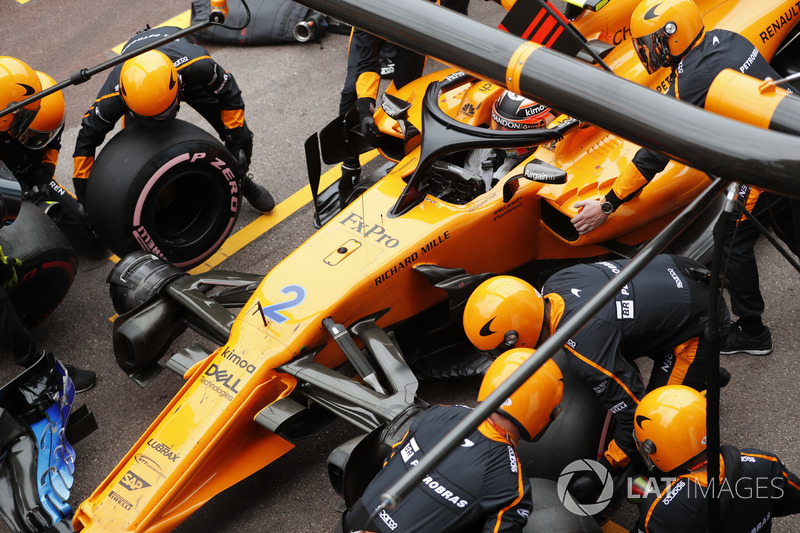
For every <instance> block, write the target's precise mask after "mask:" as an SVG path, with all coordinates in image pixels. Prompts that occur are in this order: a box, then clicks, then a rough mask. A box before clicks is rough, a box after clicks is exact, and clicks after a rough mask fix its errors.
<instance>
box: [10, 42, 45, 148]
mask: <svg viewBox="0 0 800 533" xmlns="http://www.w3.org/2000/svg"><path fill="white" fill-rule="evenodd" d="M41 90H42V84H41V82H40V81H39V77H38V76H37V75H36V72H35V71H34V70H33V69H32V68H31V67H29V66H28V65H27V64H26V63H24V62H22V61H20V60H19V59H16V58H13V57H8V56H0V109H5V108H7V107H8V106H10V105H11V104H16V103H18V102H21V101H23V100H25V99H26V98H28V97H30V96H33V95H34V94H36V93H38V92H40V91H41ZM39 105H40V103H39V100H36V101H34V102H31V103H30V104H28V105H26V106H25V107H23V108H20V109H17V110H16V111H14V112H13V113H9V114H7V115H4V116H2V117H0V131H5V132H8V134H9V135H10V136H11V137H13V138H15V139H16V138H19V136H20V135H22V133H23V132H24V131H25V130H26V129H28V126H29V125H30V123H31V122H32V121H33V119H34V118H35V117H36V113H37V111H39Z"/></svg>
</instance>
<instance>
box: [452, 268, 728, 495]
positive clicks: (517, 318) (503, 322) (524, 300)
mask: <svg viewBox="0 0 800 533" xmlns="http://www.w3.org/2000/svg"><path fill="white" fill-rule="evenodd" d="M627 264H628V260H613V261H612V260H609V261H602V262H598V263H591V264H579V265H575V266H571V267H568V268H565V269H563V270H561V271H559V272H556V273H555V274H553V275H552V276H551V277H550V278H549V279H548V280H547V281H546V282H545V283H544V287H543V289H542V293H541V294H540V293H539V292H538V291H537V290H536V289H535V288H534V287H533V286H532V285H530V284H529V283H527V282H525V281H524V280H522V279H520V278H516V277H513V276H495V277H492V278H489V279H488V280H486V281H484V282H483V283H481V284H480V285H479V286H478V287H477V288H476V289H475V290H474V291H473V293H472V295H470V297H469V299H468V300H467V304H466V306H465V308H464V330H465V331H466V334H467V337H469V340H470V342H472V344H473V345H474V346H475V347H476V348H478V349H479V350H482V351H485V352H490V353H491V352H492V351H493V350H498V351H502V350H507V349H508V348H510V347H512V346H524V347H530V348H535V347H537V346H539V345H540V344H541V343H543V342H544V341H545V340H547V338H549V337H550V336H551V335H552V334H553V333H554V332H555V331H556V329H557V328H558V327H559V325H560V324H561V323H564V322H567V321H569V319H570V318H571V317H572V316H574V315H575V314H576V313H577V312H578V311H579V310H580V309H581V308H582V307H583V306H584V304H586V302H588V301H589V300H590V299H591V298H592V297H593V296H595V295H596V294H597V293H598V292H600V290H601V289H602V288H603V287H605V285H606V284H608V282H609V280H611V279H612V278H614V277H615V276H616V275H617V274H619V272H620V271H621V270H622V269H623V268H624V267H625V266H626V265H627ZM708 279H709V275H708V270H706V269H705V267H704V266H703V265H702V264H701V263H699V262H697V261H694V260H692V259H689V258H688V257H683V256H674V255H666V254H662V255H658V256H656V257H655V258H654V259H653V260H652V261H651V262H650V263H649V264H648V265H647V266H645V267H644V269H642V270H641V271H640V272H639V273H638V274H637V275H636V276H634V278H633V279H632V280H631V281H630V282H628V283H627V284H626V285H624V286H623V287H622V288H621V289H620V291H619V292H618V293H617V294H616V296H615V297H614V299H613V300H611V301H609V302H607V303H606V304H605V305H604V306H603V307H602V308H601V309H600V310H599V311H598V312H597V314H596V315H594V317H593V318H592V319H591V320H589V321H588V322H587V323H586V324H585V325H584V326H583V327H582V328H581V329H580V330H579V331H578V332H577V333H575V334H574V335H573V336H572V337H571V338H570V339H568V340H567V342H566V343H565V344H564V346H563V350H564V352H565V353H566V355H567V358H568V360H569V362H570V366H571V368H572V369H573V370H574V371H575V373H576V374H577V375H578V376H580V377H581V378H582V379H583V380H584V381H585V382H586V383H587V384H588V385H589V386H590V387H592V388H593V389H594V391H595V393H596V394H597V398H598V400H599V401H600V403H601V404H602V405H603V407H606V408H607V409H609V410H610V411H611V412H612V413H613V415H614V420H615V422H616V430H615V433H614V438H613V440H612V441H611V442H610V443H609V445H608V447H607V449H606V450H605V453H604V454H603V456H602V457H600V458H599V460H600V462H601V463H602V464H603V465H604V466H605V467H606V468H607V469H608V470H609V471H610V472H611V473H612V475H614V476H618V475H622V474H623V473H624V469H625V468H626V467H627V466H628V463H629V462H630V459H631V458H632V457H638V454H637V453H636V445H635V443H634V439H633V413H634V410H635V409H636V406H637V404H638V403H639V400H640V399H641V398H642V397H644V395H645V393H646V391H647V390H652V389H654V388H656V387H660V386H662V385H668V384H669V385H673V384H678V385H687V386H690V387H692V388H694V389H697V390H705V388H706V375H707V372H708V369H707V361H708V357H709V346H710V344H709V341H708V339H707V338H706V336H705V330H706V327H707V326H708V323H709V314H708V302H709V297H710V294H709V292H710V286H709V284H708ZM542 294H544V296H542ZM719 302H720V303H719V309H718V313H717V317H718V328H719V331H720V337H721V338H722V339H723V340H724V337H725V335H727V332H728V325H729V314H728V309H727V307H726V305H725V302H724V300H722V298H720V299H719ZM640 357H649V358H651V359H653V370H652V372H651V375H650V380H649V383H648V385H647V387H645V384H644V383H643V382H642V378H641V377H640V375H639V372H638V369H637V367H636V366H635V359H637V358H640ZM720 374H721V376H720V377H721V380H722V382H723V384H725V383H727V380H728V379H729V374H728V373H727V371H725V370H723V369H720ZM594 481H599V480H598V479H597V478H596V476H582V477H579V476H575V478H574V480H573V484H572V486H571V487H570V489H571V491H572V488H573V486H574V488H575V490H574V491H572V492H573V495H574V496H575V497H576V498H578V499H579V500H580V501H582V502H592V503H594V502H596V501H597V496H598V495H599V494H600V489H602V487H601V486H596V484H594ZM584 484H586V485H587V486H584Z"/></svg>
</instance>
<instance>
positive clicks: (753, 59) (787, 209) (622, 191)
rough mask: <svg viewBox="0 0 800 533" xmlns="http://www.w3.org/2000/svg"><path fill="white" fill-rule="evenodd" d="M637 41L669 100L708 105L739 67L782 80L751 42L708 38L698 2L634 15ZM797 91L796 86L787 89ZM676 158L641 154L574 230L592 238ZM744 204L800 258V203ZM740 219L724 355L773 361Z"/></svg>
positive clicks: (680, 0) (727, 252)
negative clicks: (666, 77)
mask: <svg viewBox="0 0 800 533" xmlns="http://www.w3.org/2000/svg"><path fill="white" fill-rule="evenodd" d="M631 36H632V38H633V42H634V45H635V48H636V51H637V53H638V55H639V59H640V60H641V62H642V63H643V64H644V66H645V68H646V69H647V71H648V72H649V73H651V74H652V73H654V72H656V71H657V70H658V69H660V68H662V67H666V66H669V67H671V68H672V74H671V77H670V86H669V89H668V91H667V94H668V95H670V96H673V97H675V98H678V99H679V100H682V101H684V102H688V103H690V104H694V105H696V106H699V107H704V106H705V103H706V95H707V94H708V89H709V87H710V86H711V83H712V82H713V81H714V78H715V77H716V76H717V75H718V74H719V73H720V72H722V71H723V70H724V69H728V68H729V69H734V70H737V71H740V72H743V73H745V74H748V75H750V76H753V77H755V78H758V79H762V80H763V79H766V78H767V77H770V78H772V79H779V78H780V75H778V73H777V72H775V70H774V69H773V68H772V67H771V66H770V65H769V64H768V63H767V61H766V59H764V57H763V56H762V55H761V54H760V53H759V51H758V49H757V48H756V47H755V46H753V44H752V43H751V42H750V41H748V40H747V39H746V38H745V37H743V36H741V35H739V34H737V33H734V32H731V31H727V30H721V29H716V30H711V31H708V32H706V31H705V27H704V25H703V19H702V16H701V14H700V10H699V9H698V7H697V5H696V4H695V3H694V2H693V1H692V0H645V1H644V2H642V3H641V4H639V5H638V6H637V7H636V9H635V10H634V11H633V14H632V16H631ZM785 88H786V89H787V90H789V91H791V89H790V88H789V87H785ZM667 163H669V158H668V157H666V156H664V155H662V154H659V153H657V152H652V151H650V150H647V149H644V148H642V149H640V150H639V151H638V152H637V153H636V155H635V156H634V158H633V160H632V162H631V164H629V165H628V166H627V167H626V168H625V169H624V170H623V171H622V173H621V174H620V176H619V178H617V180H616V182H615V183H614V186H613V187H612V190H611V191H610V192H609V193H608V194H606V196H605V198H604V199H603V200H602V201H601V200H583V201H580V202H577V203H576V204H575V207H578V208H582V210H581V211H580V213H578V214H577V215H576V216H575V217H574V218H573V219H572V224H573V225H574V226H575V229H576V230H578V233H580V234H582V235H583V234H586V233H588V232H590V231H592V230H593V229H595V228H597V227H598V226H600V225H601V224H602V223H603V222H605V221H606V219H607V218H608V216H609V215H610V214H611V213H613V212H614V211H615V210H616V209H617V208H618V207H619V206H620V205H621V204H622V203H623V202H625V201H627V200H629V199H630V198H632V197H633V196H635V195H636V194H637V193H638V192H639V191H641V189H642V188H643V187H644V186H646V185H647V183H649V182H650V181H651V180H652V179H653V177H654V176H655V175H656V174H657V173H659V172H661V171H662V170H664V167H666V165H667ZM738 199H739V200H740V201H741V202H742V204H744V206H745V207H746V208H747V209H748V210H749V211H750V212H751V213H752V214H753V216H754V217H755V218H756V219H757V220H758V221H759V222H760V223H761V224H763V225H765V226H767V227H772V229H773V230H774V231H775V234H776V235H777V236H778V237H780V238H781V239H782V240H783V241H784V242H785V243H786V244H787V246H789V248H790V249H791V250H792V252H794V254H795V255H799V256H800V240H798V238H799V237H800V203H798V201H797V200H794V199H790V198H787V197H785V196H781V195H777V194H774V193H771V192H766V191H761V190H760V189H757V188H754V187H750V186H747V185H744V184H743V185H742V186H741V188H740V189H739V191H738ZM736 213H737V214H738V215H739V216H738V217H733V220H732V222H731V223H730V224H729V225H728V226H726V227H725V228H724V231H725V233H724V239H723V242H722V245H723V261H724V262H725V277H726V279H727V281H728V284H727V289H728V294H729V295H730V301H731V311H732V312H733V314H734V315H736V316H738V317H739V320H737V321H736V322H735V323H734V324H732V327H731V333H730V335H729V336H728V340H727V341H726V344H725V346H724V347H723V348H722V350H721V353H723V354H734V353H740V352H742V353H748V354H751V355H767V354H769V353H770V352H771V351H772V336H771V334H770V331H769V328H767V327H766V326H765V325H764V324H763V322H762V320H761V315H762V313H763V312H764V299H763V298H762V296H761V291H760V289H759V284H758V266H757V264H756V258H755V252H754V250H753V246H754V245H755V242H756V240H757V239H758V237H759V236H760V235H761V232H760V231H759V229H758V227H757V226H756V225H755V224H754V223H753V222H752V221H750V220H749V219H747V218H746V217H745V215H744V214H743V213H742V211H741V209H739V208H738V207H737V210H736Z"/></svg>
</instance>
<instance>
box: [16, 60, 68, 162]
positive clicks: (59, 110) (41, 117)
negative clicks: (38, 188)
mask: <svg viewBox="0 0 800 533" xmlns="http://www.w3.org/2000/svg"><path fill="white" fill-rule="evenodd" d="M36 75H37V76H38V77H39V81H40V82H41V83H42V90H45V89H49V88H50V87H52V86H54V85H55V84H56V80H54V79H53V78H51V77H50V76H49V75H47V74H45V73H44V72H39V71H38V70H37V71H36ZM40 102H41V105H40V106H39V112H38V113H37V114H36V118H34V119H33V122H31V125H30V126H28V129H27V130H25V132H24V133H23V134H22V135H20V136H19V142H21V143H22V144H23V145H25V146H27V147H28V148H31V149H33V150H39V149H41V148H44V147H45V146H47V144H48V143H49V142H50V141H52V140H53V138H55V136H56V135H58V134H59V133H61V130H62V129H64V113H65V112H64V109H65V105H64V93H62V92H61V91H56V92H54V93H50V94H48V95H47V96H45V97H44V98H42V99H41V100H40Z"/></svg>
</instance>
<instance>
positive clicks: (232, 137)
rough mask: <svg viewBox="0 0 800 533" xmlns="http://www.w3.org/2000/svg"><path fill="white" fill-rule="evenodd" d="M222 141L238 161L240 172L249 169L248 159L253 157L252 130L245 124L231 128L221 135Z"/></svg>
mask: <svg viewBox="0 0 800 533" xmlns="http://www.w3.org/2000/svg"><path fill="white" fill-rule="evenodd" d="M222 141H223V142H224V143H225V148H227V149H228V151H229V152H230V153H231V154H233V157H235V158H236V160H237V161H238V163H239V167H240V168H241V171H242V173H243V174H244V173H245V172H247V171H248V170H250V159H251V158H252V157H253V132H251V131H250V129H249V128H248V127H247V126H239V127H238V128H231V129H229V130H226V131H225V133H224V134H223V135H222Z"/></svg>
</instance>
